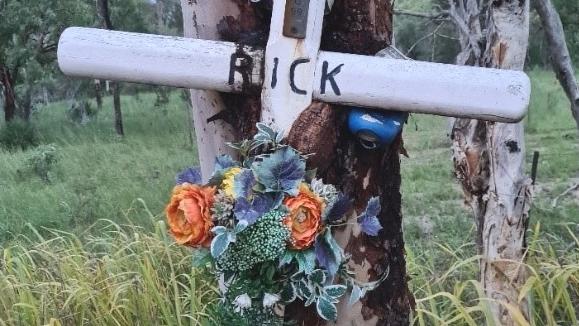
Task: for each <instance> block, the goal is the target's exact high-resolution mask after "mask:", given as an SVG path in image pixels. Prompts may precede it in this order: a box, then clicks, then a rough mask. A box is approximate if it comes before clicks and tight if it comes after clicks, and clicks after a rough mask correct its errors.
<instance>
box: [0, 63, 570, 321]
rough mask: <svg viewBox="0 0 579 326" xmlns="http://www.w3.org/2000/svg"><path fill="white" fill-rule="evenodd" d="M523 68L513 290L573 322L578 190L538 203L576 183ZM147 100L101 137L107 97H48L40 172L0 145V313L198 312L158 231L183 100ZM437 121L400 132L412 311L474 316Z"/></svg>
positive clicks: (117, 316) (457, 195)
mask: <svg viewBox="0 0 579 326" xmlns="http://www.w3.org/2000/svg"><path fill="white" fill-rule="evenodd" d="M531 75H532V77H533V87H534V90H533V99H532V107H531V112H530V118H529V119H528V120H527V121H526V124H527V152H528V155H529V160H528V162H530V156H531V155H532V152H533V151H535V150H537V151H540V153H541V160H540V163H539V170H538V178H537V189H536V199H535V202H534V207H533V210H532V216H531V218H532V224H533V225H532V228H533V231H532V232H531V233H530V243H531V246H530V247H531V250H530V254H529V260H528V263H529V270H530V271H531V274H532V275H533V278H532V279H531V280H532V284H529V286H528V289H527V290H528V293H526V294H528V295H529V296H530V298H532V299H533V300H532V301H533V303H534V304H535V305H534V307H535V308H534V310H533V315H534V317H535V318H534V320H535V324H536V325H574V324H576V319H577V314H578V313H579V266H577V261H579V241H578V240H577V236H576V235H577V234H579V204H578V198H577V196H578V195H577V192H575V193H571V194H569V195H568V196H565V197H563V198H560V199H559V201H558V205H557V206H556V207H552V201H553V199H554V198H556V197H557V196H558V195H559V194H561V193H562V192H563V191H564V190H565V189H567V188H568V187H569V186H570V185H572V184H573V183H576V182H578V181H579V141H578V140H579V139H578V137H577V131H576V130H575V127H574V122H573V120H572V119H571V117H570V112H569V109H568V104H567V102H566V99H565V98H564V95H563V93H562V91H561V90H560V89H559V86H558V84H557V82H556V80H555V79H554V78H553V75H552V74H551V73H547V72H543V71H533V72H531ZM153 103H154V97H153V96H149V95H147V96H145V95H141V96H140V97H138V98H135V97H125V98H123V110H124V116H125V127H126V128H125V129H126V134H127V136H126V137H125V138H124V139H119V138H118V137H117V136H115V135H114V131H113V127H112V118H111V112H110V111H111V109H110V102H108V101H107V102H106V103H105V109H104V111H103V112H100V113H99V115H98V119H97V120H94V121H91V122H90V123H88V124H87V125H86V126H79V125H76V124H74V123H72V122H68V121H66V119H65V118H64V116H65V114H64V112H65V108H64V105H63V104H62V103H59V104H55V105H50V106H47V107H44V108H42V109H41V110H40V111H39V112H38V113H37V114H35V116H34V118H33V122H34V124H35V126H36V128H37V130H38V133H39V135H40V140H41V142H42V143H46V144H47V143H54V144H56V145H57V148H58V155H59V161H58V163H57V165H56V167H55V168H54V170H53V171H52V172H51V174H50V182H46V181H43V180H42V179H41V178H39V177H38V176H37V175H35V174H34V173H32V172H31V171H29V169H28V168H27V164H26V160H27V157H29V156H30V153H31V152H30V151H26V152H22V151H19V152H6V151H1V150H0V167H1V169H0V250H3V256H2V258H1V259H0V292H1V293H2V294H3V295H2V296H1V298H0V325H4V324H5V323H7V324H9V325H12V324H14V325H22V324H25V325H28V324H50V323H52V324H54V325H58V324H67V325H75V324H79V323H85V322H87V321H92V322H89V323H91V324H95V325H110V324H115V323H120V324H126V323H127V322H129V323H130V324H147V323H151V322H152V321H156V322H157V323H161V324H167V325H181V324H191V325H196V324H197V323H198V321H199V320H200V319H201V317H202V316H203V314H207V313H208V309H210V307H208V306H206V304H207V303H208V302H209V301H211V300H212V299H211V298H213V296H212V290H211V286H210V285H208V284H206V283H204V281H203V278H196V277H195V276H198V273H197V272H196V271H193V272H192V271H191V270H190V269H187V268H186V266H187V264H188V263H187V261H188V259H189V258H188V253H187V252H186V251H184V250H181V249H178V248H175V247H174V246H172V245H171V242H170V241H168V240H167V239H166V238H165V235H164V232H163V231H162V230H163V229H164V225H163V222H162V219H163V217H162V210H163V207H164V205H165V202H166V200H167V198H168V195H169V191H170V189H171V187H172V185H173V180H174V174H175V173H176V172H177V171H179V170H180V169H182V168H184V167H186V166H189V165H194V164H195V163H196V162H195V161H196V158H195V155H194V154H193V153H194V151H193V150H192V147H191V142H190V140H189V134H188V131H187V128H188V126H187V120H188V117H187V112H186V110H185V107H184V103H183V102H182V101H181V100H180V99H179V97H178V96H173V97H172V99H171V102H170V104H169V105H167V106H165V107H164V108H163V109H161V108H157V107H155V106H154V105H153ZM446 132H447V125H446V119H444V118H436V117H428V116H419V115H415V116H413V117H412V118H411V120H410V123H409V125H408V127H407V129H406V131H405V142H406V148H407V150H408V152H409V154H410V158H408V159H406V158H404V159H403V161H402V180H403V186H402V193H403V207H404V219H405V224H404V228H405V230H404V232H405V237H406V242H407V252H408V268H409V274H410V275H411V277H412V281H411V287H412V290H413V292H414V293H415V296H416V298H417V314H416V322H417V324H421V325H436V324H441V323H448V324H453V325H463V324H464V325H469V324H470V325H472V324H485V323H488V320H486V321H485V312H486V311H487V308H488V307H487V306H486V303H488V301H485V300H484V299H480V295H479V294H478V292H477V291H480V287H479V286H478V283H477V282H474V281H471V280H473V279H476V273H477V265H476V257H475V256H474V255H475V250H474V245H473V237H474V228H473V223H472V218H471V215H470V213H469V211H468V209H467V208H466V207H465V206H464V205H463V203H462V195H461V192H460V187H459V186H458V185H457V184H456V182H455V181H454V180H453V177H452V164H451V161H450V151H449V142H448V140H447V138H446V136H445V135H446ZM527 170H528V171H530V163H529V165H528V166H527ZM101 219H108V220H110V221H107V222H105V221H100V222H98V221H99V220H101ZM94 223H97V224H96V225H95V226H93V227H89V226H91V225H93V224H94ZM118 224H133V225H138V226H139V227H124V228H120V227H119V226H118ZM56 230H65V231H56ZM67 232H68V233H67ZM2 243H4V245H2ZM169 261H171V262H173V265H174V266H175V267H174V269H172V270H171V269H166V267H167V263H168V262H169ZM156 266H158V267H156ZM161 267H162V268H161ZM157 269H159V270H157ZM94 279H98V280H99V281H98V282H93V280H94ZM7 290H9V291H8V292H6V291H7ZM5 293H6V294H5ZM157 294H162V295H160V296H159V295H157ZM198 298H207V300H205V299H204V302H203V303H201V301H200V299H198ZM137 301H138V302H137ZM140 301H143V302H140ZM63 307H64V310H63ZM81 308H82V309H81ZM76 311H82V314H80V315H79V314H74V312H76ZM153 323H155V322H153Z"/></svg>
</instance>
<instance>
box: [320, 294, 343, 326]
mask: <svg viewBox="0 0 579 326" xmlns="http://www.w3.org/2000/svg"><path fill="white" fill-rule="evenodd" d="M316 310H317V311H318V315H320V317H322V318H323V319H325V320H328V321H335V320H336V319H338V309H337V308H336V305H335V304H334V303H333V302H332V301H330V300H329V299H328V298H325V297H323V296H321V297H319V298H318V301H317V303H316Z"/></svg>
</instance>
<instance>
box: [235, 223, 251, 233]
mask: <svg viewBox="0 0 579 326" xmlns="http://www.w3.org/2000/svg"><path fill="white" fill-rule="evenodd" d="M248 226H249V222H248V221H247V220H240V221H239V222H237V224H236V225H235V229H234V230H233V232H235V234H239V233H241V232H243V231H244V230H245V229H247V227H248Z"/></svg>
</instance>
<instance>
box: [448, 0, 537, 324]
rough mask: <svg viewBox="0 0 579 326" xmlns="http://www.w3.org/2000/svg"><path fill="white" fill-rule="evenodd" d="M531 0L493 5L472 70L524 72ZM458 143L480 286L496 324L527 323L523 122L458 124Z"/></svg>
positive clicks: (527, 188) (527, 191)
mask: <svg viewBox="0 0 579 326" xmlns="http://www.w3.org/2000/svg"><path fill="white" fill-rule="evenodd" d="M529 1H530V0H510V1H506V0H504V1H492V2H491V3H490V4H489V5H488V7H487V10H488V12H487V19H486V22H485V24H486V26H485V28H484V30H485V31H486V35H485V39H486V42H487V43H486V47H485V48H484V49H485V50H484V52H483V53H482V54H481V56H480V57H479V58H477V57H476V56H475V57H474V58H473V59H474V60H473V61H472V64H475V65H481V66H486V67H493V68H501V69H513V70H522V69H523V68H524V63H525V56H526V52H527V47H528V33H529ZM478 19H480V17H479V18H478ZM479 28H480V27H479ZM479 30H480V29H479ZM477 32H478V31H475V33H477ZM471 54H472V52H471ZM459 60H461V58H460V57H459ZM452 139H453V161H454V166H455V174H456V177H457V178H458V180H459V181H460V182H461V184H462V188H463V191H464V193H465V201H466V203H467V204H468V205H470V207H471V208H472V209H473V213H474V216H475V222H476V225H477V241H476V242H477V247H478V251H479V254H480V255H481V256H482V259H481V261H480V268H481V271H480V278H481V283H482V286H483V288H484V290H485V293H486V295H487V296H488V297H489V298H491V299H493V300H496V301H491V302H489V304H490V306H491V310H492V312H493V315H494V316H495V319H496V320H495V322H496V323H498V324H500V325H515V321H514V320H513V316H511V315H510V313H509V311H508V310H507V308H506V307H505V306H504V304H509V305H511V306H513V307H518V308H519V309H520V311H521V312H522V314H523V315H524V316H526V317H527V318H528V303H527V301H526V300H522V301H521V302H519V300H518V295H519V289H520V288H521V287H522V285H523V284H524V283H525V281H526V274H525V269H524V267H522V265H521V264H522V263H523V261H524V258H525V249H526V244H525V232H526V230H527V224H528V218H529V215H528V214H529V209H530V206H531V200H532V193H531V190H532V187H531V180H530V179H529V178H528V177H527V176H525V174H524V163H525V143H524V126H523V123H516V124H504V123H490V122H484V121H477V120H465V119H457V120H456V122H455V125H454V129H453V133H452Z"/></svg>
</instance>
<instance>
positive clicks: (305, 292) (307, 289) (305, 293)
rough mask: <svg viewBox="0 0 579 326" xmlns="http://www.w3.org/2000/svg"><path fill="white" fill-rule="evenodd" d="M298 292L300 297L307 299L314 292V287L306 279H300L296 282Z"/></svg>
mask: <svg viewBox="0 0 579 326" xmlns="http://www.w3.org/2000/svg"><path fill="white" fill-rule="evenodd" d="M298 294H299V295H300V296H301V298H302V299H306V300H307V299H309V298H310V297H311V296H312V295H313V294H314V289H313V288H312V287H311V285H310V284H308V283H307V282H306V281H304V280H302V281H300V282H299V283H298Z"/></svg>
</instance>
